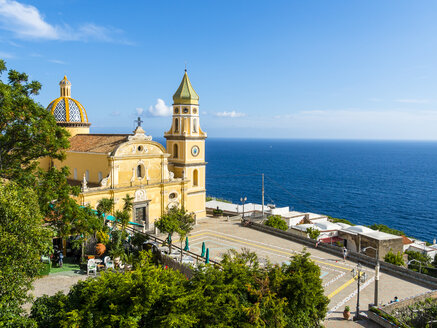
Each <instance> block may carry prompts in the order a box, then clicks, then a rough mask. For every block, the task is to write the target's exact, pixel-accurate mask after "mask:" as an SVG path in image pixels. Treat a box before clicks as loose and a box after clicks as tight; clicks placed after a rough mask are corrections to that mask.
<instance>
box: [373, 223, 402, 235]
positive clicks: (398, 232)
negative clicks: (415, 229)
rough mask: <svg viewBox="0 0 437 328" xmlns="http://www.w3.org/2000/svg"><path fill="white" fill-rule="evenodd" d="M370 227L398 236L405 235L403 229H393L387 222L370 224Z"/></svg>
mask: <svg viewBox="0 0 437 328" xmlns="http://www.w3.org/2000/svg"><path fill="white" fill-rule="evenodd" d="M370 229H373V230H378V231H382V232H386V233H390V234H392V235H396V236H405V232H403V231H401V230H396V229H392V228H389V227H387V226H386V225H385V224H376V223H374V224H372V225H371V226H370Z"/></svg>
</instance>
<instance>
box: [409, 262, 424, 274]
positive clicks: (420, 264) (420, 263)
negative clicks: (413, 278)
mask: <svg viewBox="0 0 437 328" xmlns="http://www.w3.org/2000/svg"><path fill="white" fill-rule="evenodd" d="M412 262H418V263H419V273H422V262H421V261H419V260H416V259H412V260H409V261H408V262H407V266H408V265H410V263H412Z"/></svg>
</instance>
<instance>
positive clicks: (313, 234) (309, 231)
mask: <svg viewBox="0 0 437 328" xmlns="http://www.w3.org/2000/svg"><path fill="white" fill-rule="evenodd" d="M306 233H307V234H308V236H309V237H310V238H311V239H314V240H317V238H318V237H319V236H320V230H317V229H315V228H312V227H309V228H307V230H306Z"/></svg>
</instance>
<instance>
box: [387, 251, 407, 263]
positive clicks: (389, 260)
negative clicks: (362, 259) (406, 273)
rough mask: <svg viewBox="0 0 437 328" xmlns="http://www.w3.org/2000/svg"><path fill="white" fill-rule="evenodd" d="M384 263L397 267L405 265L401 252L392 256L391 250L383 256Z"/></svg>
mask: <svg viewBox="0 0 437 328" xmlns="http://www.w3.org/2000/svg"><path fill="white" fill-rule="evenodd" d="M384 261H385V262H387V263H391V264H394V265H397V266H403V265H405V262H404V258H403V256H402V254H401V252H397V254H394V253H393V252H392V250H391V249H390V250H389V251H388V253H387V254H385V256H384Z"/></svg>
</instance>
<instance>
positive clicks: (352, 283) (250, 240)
mask: <svg viewBox="0 0 437 328" xmlns="http://www.w3.org/2000/svg"><path fill="white" fill-rule="evenodd" d="M189 240H190V250H191V251H192V252H195V253H199V254H200V252H201V247H202V242H205V244H206V247H207V248H209V252H210V258H211V259H213V260H217V261H219V260H220V259H221V258H222V256H223V254H224V253H226V252H227V251H228V250H229V249H235V250H238V251H240V250H241V249H242V248H247V249H249V250H251V251H254V252H256V253H257V254H258V257H259V258H260V259H261V260H262V259H269V260H270V261H271V262H272V263H282V262H287V261H289V260H290V256H292V255H293V254H295V253H296V252H301V251H302V249H303V245H301V244H298V243H296V242H293V241H289V240H286V239H283V238H280V237H276V236H273V235H270V234H267V233H264V232H261V231H257V230H254V229H251V228H247V227H242V226H241V225H240V224H239V221H233V222H227V221H226V220H224V219H215V218H208V219H204V220H199V222H198V224H197V225H196V227H195V229H194V230H193V231H192V232H191V234H190V236H189ZM307 250H308V251H309V252H310V253H311V259H312V260H313V261H315V262H316V263H317V264H318V265H319V266H320V268H321V278H322V279H323V285H324V288H325V294H326V295H327V296H328V298H329V299H330V303H329V312H328V314H327V321H326V322H325V325H326V327H343V326H344V327H349V326H350V327H352V326H357V327H359V326H363V325H362V323H361V324H360V323H353V322H352V321H349V322H346V321H344V320H343V316H342V314H343V310H344V307H345V306H346V305H349V306H350V308H351V314H352V315H354V314H355V313H354V312H355V308H356V302H357V297H356V294H357V282H356V280H354V279H353V277H352V275H351V270H352V269H353V268H354V267H356V263H354V262H350V261H346V262H344V261H343V258H340V257H337V256H334V255H331V254H329V253H325V252H322V251H319V250H317V249H307ZM364 270H365V272H366V274H367V281H366V282H365V283H364V284H362V288H361V289H360V290H361V292H360V304H361V306H360V309H361V311H363V310H367V309H368V304H369V303H373V297H374V280H375V274H374V269H373V268H366V267H364ZM428 290H429V289H427V288H424V287H422V286H419V285H416V284H414V283H411V282H408V281H405V280H402V279H399V278H396V277H393V276H391V275H388V274H385V273H381V274H380V280H379V302H380V303H388V302H390V301H391V300H393V298H394V297H395V296H398V297H399V299H403V298H407V297H410V296H413V295H417V294H420V293H423V292H426V291H428ZM365 326H366V327H376V326H374V325H372V324H371V323H370V322H368V323H367V324H366V325H365Z"/></svg>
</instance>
